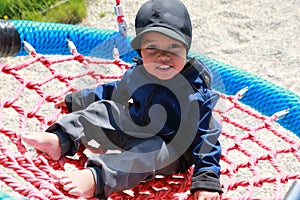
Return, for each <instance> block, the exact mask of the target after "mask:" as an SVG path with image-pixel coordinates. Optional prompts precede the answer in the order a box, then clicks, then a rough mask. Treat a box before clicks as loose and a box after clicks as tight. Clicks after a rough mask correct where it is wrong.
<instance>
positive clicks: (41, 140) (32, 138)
mask: <svg viewBox="0 0 300 200" xmlns="http://www.w3.org/2000/svg"><path fill="white" fill-rule="evenodd" d="M19 137H20V138H21V140H23V141H24V142H26V143H27V144H29V145H30V146H33V147H34V148H36V149H38V150H40V151H42V152H44V153H46V154H47V155H48V156H50V158H51V159H52V160H59V159H60V157H61V147H60V143H59V138H58V137H57V135H55V134H52V133H45V132H24V133H21V134H20V135H19Z"/></svg>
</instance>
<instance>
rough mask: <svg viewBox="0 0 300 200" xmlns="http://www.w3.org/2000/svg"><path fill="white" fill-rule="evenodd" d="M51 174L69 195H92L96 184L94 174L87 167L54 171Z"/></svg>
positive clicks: (87, 196) (85, 196)
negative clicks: (69, 170) (76, 169)
mask: <svg viewBox="0 0 300 200" xmlns="http://www.w3.org/2000/svg"><path fill="white" fill-rule="evenodd" d="M51 176H52V177H53V178H54V179H56V180H57V181H58V182H59V183H60V184H61V185H62V186H63V189H64V190H65V191H67V192H68V193H69V194H71V195H74V196H77V197H84V198H91V197H94V194H95V190H96V184H95V179H94V175H93V173H92V171H91V170H89V169H84V170H78V171H71V172H64V171H55V172H52V173H51Z"/></svg>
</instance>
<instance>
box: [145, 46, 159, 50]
mask: <svg viewBox="0 0 300 200" xmlns="http://www.w3.org/2000/svg"><path fill="white" fill-rule="evenodd" d="M147 49H149V50H155V49H157V46H156V45H148V46H147Z"/></svg>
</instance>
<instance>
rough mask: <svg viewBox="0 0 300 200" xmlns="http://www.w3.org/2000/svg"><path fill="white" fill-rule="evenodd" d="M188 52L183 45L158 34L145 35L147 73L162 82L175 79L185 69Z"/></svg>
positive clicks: (144, 57) (143, 56)
mask: <svg viewBox="0 0 300 200" xmlns="http://www.w3.org/2000/svg"><path fill="white" fill-rule="evenodd" d="M186 51H187V50H186V48H185V45H184V44H183V43H181V42H179V41H177V40H174V39H172V38H170V37H167V36H165V35H163V34H160V33H157V32H149V33H145V34H144V35H143V38H142V41H141V55H142V58H143V63H144V67H145V69H146V71H147V72H148V73H150V74H151V75H153V76H155V77H157V78H159V79H161V80H168V79H171V78H173V77H174V76H175V75H176V74H178V73H179V72H180V71H181V70H182V69H183V68H184V65H185V63H186V54H187V52H186Z"/></svg>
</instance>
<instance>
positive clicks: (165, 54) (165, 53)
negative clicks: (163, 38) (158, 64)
mask: <svg viewBox="0 0 300 200" xmlns="http://www.w3.org/2000/svg"><path fill="white" fill-rule="evenodd" d="M158 58H159V59H161V60H169V59H170V52H169V51H166V50H163V49H161V50H160V51H159V53H158Z"/></svg>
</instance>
